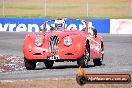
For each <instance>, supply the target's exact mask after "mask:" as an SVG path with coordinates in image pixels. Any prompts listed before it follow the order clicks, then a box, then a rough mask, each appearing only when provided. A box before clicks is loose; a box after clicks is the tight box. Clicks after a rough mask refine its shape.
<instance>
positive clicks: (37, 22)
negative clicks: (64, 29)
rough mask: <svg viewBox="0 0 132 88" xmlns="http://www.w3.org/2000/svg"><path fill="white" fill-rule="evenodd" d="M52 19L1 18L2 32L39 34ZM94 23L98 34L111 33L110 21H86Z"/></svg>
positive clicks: (0, 27)
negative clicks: (45, 23)
mask: <svg viewBox="0 0 132 88" xmlns="http://www.w3.org/2000/svg"><path fill="white" fill-rule="evenodd" d="M49 19H50V18H0V31H9V32H39V28H40V26H41V25H42V24H43V23H44V21H46V20H49ZM86 20H89V21H90V22H92V24H93V26H94V27H95V28H96V29H97V31H98V33H109V32H110V20H109V19H86Z"/></svg>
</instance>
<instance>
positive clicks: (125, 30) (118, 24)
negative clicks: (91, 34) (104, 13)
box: [110, 19, 132, 34]
mask: <svg viewBox="0 0 132 88" xmlns="http://www.w3.org/2000/svg"><path fill="white" fill-rule="evenodd" d="M110 34H132V19H110Z"/></svg>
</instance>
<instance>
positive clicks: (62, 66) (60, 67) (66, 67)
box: [35, 65, 95, 70]
mask: <svg viewBox="0 0 132 88" xmlns="http://www.w3.org/2000/svg"><path fill="white" fill-rule="evenodd" d="M91 67H95V66H94V65H88V67H85V68H91ZM70 68H79V67H78V65H59V66H53V67H52V68H51V69H70ZM43 69H47V68H46V67H42V68H36V69H35V70H43Z"/></svg>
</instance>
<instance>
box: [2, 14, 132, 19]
mask: <svg viewBox="0 0 132 88" xmlns="http://www.w3.org/2000/svg"><path fill="white" fill-rule="evenodd" d="M65 17H67V18H80V19H83V18H92V19H100V18H104V19H109V18H111V19H132V17H128V16H111V17H108V16H105V17H98V16H88V17H86V16H44V15H40V14H38V15H19V16H17V15H5V16H3V15H0V18H65Z"/></svg>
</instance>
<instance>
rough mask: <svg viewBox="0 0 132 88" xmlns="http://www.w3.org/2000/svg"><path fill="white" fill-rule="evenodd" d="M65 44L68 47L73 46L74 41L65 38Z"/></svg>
mask: <svg viewBox="0 0 132 88" xmlns="http://www.w3.org/2000/svg"><path fill="white" fill-rule="evenodd" d="M64 44H65V45H66V46H69V45H71V44H72V39H71V38H70V37H69V36H67V37H65V38H64Z"/></svg>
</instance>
